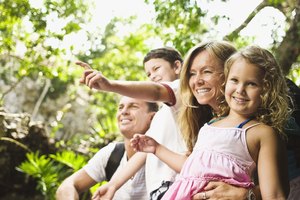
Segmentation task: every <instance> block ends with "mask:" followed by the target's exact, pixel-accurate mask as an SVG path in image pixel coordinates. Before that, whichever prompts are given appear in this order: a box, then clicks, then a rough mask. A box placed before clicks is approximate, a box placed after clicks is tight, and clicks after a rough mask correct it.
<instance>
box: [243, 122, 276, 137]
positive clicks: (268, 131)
mask: <svg viewBox="0 0 300 200" xmlns="http://www.w3.org/2000/svg"><path fill="white" fill-rule="evenodd" d="M248 133H250V134H249V135H253V136H255V137H256V138H257V139H258V140H260V141H263V140H270V139H274V140H277V139H278V138H279V134H277V133H276V131H275V130H274V129H273V128H272V127H271V126H268V125H266V124H263V123H261V124H259V125H257V126H254V127H252V128H250V129H249V130H248Z"/></svg>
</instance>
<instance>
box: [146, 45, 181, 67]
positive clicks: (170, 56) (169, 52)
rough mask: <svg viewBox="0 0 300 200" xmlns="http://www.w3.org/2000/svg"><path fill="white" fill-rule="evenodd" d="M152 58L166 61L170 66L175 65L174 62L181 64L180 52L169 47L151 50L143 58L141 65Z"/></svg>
mask: <svg viewBox="0 0 300 200" xmlns="http://www.w3.org/2000/svg"><path fill="white" fill-rule="evenodd" d="M153 58H161V59H164V60H166V61H168V62H169V63H171V64H172V65H173V64H174V63H175V61H176V60H179V61H180V62H181V63H182V62H183V59H182V56H181V54H180V52H179V51H177V50H176V49H174V48H171V47H162V48H157V49H152V50H151V51H149V52H148V53H147V54H146V56H145V57H144V60H143V64H145V62H147V61H149V60H151V59H153Z"/></svg>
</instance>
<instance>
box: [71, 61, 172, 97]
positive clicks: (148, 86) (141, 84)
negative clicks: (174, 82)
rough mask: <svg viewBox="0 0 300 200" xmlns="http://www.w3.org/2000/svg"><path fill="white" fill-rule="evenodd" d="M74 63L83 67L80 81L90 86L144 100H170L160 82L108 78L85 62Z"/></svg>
mask: <svg viewBox="0 0 300 200" xmlns="http://www.w3.org/2000/svg"><path fill="white" fill-rule="evenodd" d="M76 64H77V65H79V66H81V67H83V68H84V69H85V70H84V73H83V76H82V77H81V79H80V83H83V84H85V85H87V86H88V87H90V88H94V89H97V90H101V91H106V92H114V93H118V94H121V95H124V96H128V97H132V98H138V99H142V100H145V101H161V102H172V98H171V97H170V95H169V93H168V90H167V89H166V87H165V86H163V85H162V84H159V83H155V82H151V81H118V80H109V79H107V78H106V77H105V76H104V75H103V74H102V73H101V72H99V71H97V70H93V69H92V68H91V67H90V66H89V65H88V64H87V63H84V62H81V61H78V62H76Z"/></svg>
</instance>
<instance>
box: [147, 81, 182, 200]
mask: <svg viewBox="0 0 300 200" xmlns="http://www.w3.org/2000/svg"><path fill="white" fill-rule="evenodd" d="M165 84H167V85H169V87H170V88H172V90H173V92H174V94H175V97H176V104H175V105H174V106H168V105H166V104H163V105H162V107H161V108H160V109H159V111H158V112H157V113H156V114H155V115H154V117H153V119H152V122H151V125H150V128H149V129H148V131H147V132H146V135H148V136H151V137H152V138H154V139H155V140H156V141H157V142H158V143H160V144H162V145H164V146H165V147H167V148H168V149H170V150H172V151H174V152H177V153H185V152H186V151H187V147H186V145H185V142H184V140H183V138H182V136H181V133H180V131H179V127H178V124H177V122H176V115H177V114H178V111H179V107H180V104H181V102H180V98H178V93H179V80H175V81H173V82H169V83H168V82H165ZM145 174H146V187H147V192H148V194H150V193H151V192H152V191H154V190H156V189H157V188H159V187H160V186H161V183H162V181H172V182H174V180H175V177H176V175H177V173H176V172H175V171H174V170H173V169H171V168H170V167H169V166H168V165H167V164H165V163H164V162H162V161H160V160H159V159H158V158H157V157H156V156H155V155H153V154H147V159H146V163H145Z"/></svg>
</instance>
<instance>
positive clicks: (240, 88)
mask: <svg viewBox="0 0 300 200" xmlns="http://www.w3.org/2000/svg"><path fill="white" fill-rule="evenodd" d="M244 91H245V88H244V85H243V84H239V85H238V87H237V88H236V93H238V94H243V93H244Z"/></svg>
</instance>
